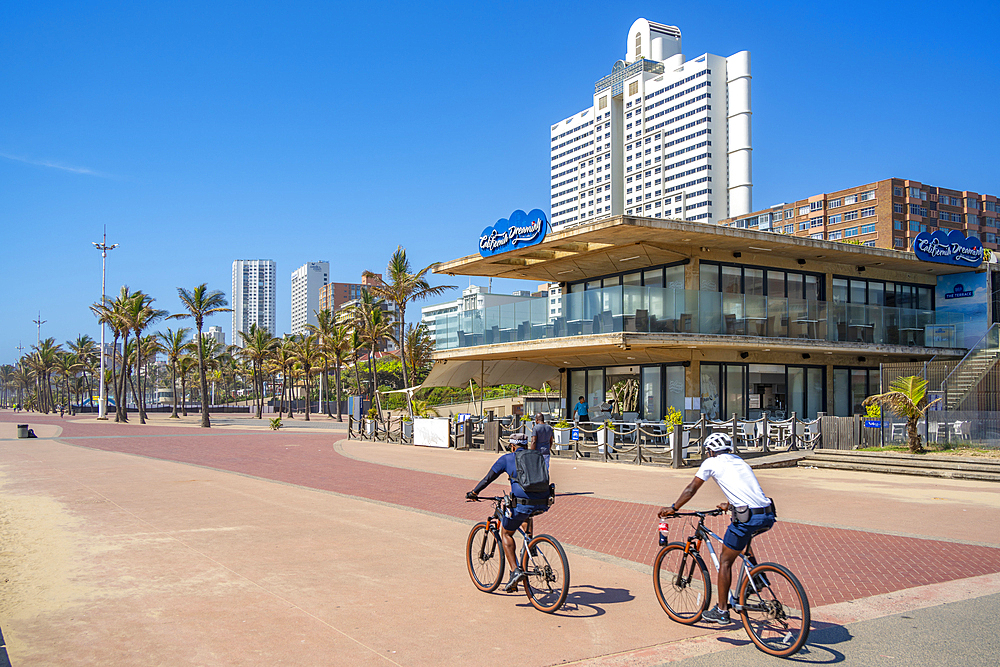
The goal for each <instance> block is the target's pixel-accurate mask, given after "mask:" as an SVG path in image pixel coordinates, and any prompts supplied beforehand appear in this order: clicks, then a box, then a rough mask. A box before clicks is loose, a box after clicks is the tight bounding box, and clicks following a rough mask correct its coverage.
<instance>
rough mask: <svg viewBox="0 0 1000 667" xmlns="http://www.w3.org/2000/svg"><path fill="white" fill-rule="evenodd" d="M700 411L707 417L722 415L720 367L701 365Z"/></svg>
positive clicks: (712, 417)
mask: <svg viewBox="0 0 1000 667" xmlns="http://www.w3.org/2000/svg"><path fill="white" fill-rule="evenodd" d="M701 411H702V413H703V414H704V415H706V416H707V417H708V418H709V419H720V418H721V417H722V367H721V366H719V365H718V364H702V365H701Z"/></svg>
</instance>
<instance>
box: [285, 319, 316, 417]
mask: <svg viewBox="0 0 1000 667" xmlns="http://www.w3.org/2000/svg"><path fill="white" fill-rule="evenodd" d="M292 350H293V353H294V355H295V361H296V362H298V364H299V366H300V367H301V368H302V374H303V375H304V376H305V379H306V382H305V384H306V391H305V394H306V421H309V411H310V407H311V406H310V404H311V401H310V397H309V390H310V384H311V381H310V380H311V378H312V371H313V368H314V367H315V366H316V365H317V364H318V363H320V362H321V361H322V360H323V353H322V352H321V351H320V349H319V343H318V341H317V339H316V335H315V334H313V335H309V336H298V337H297V338H296V339H295V342H294V344H293V345H292Z"/></svg>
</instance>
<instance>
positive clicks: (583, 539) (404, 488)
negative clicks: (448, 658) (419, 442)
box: [2, 414, 1000, 606]
mask: <svg viewBox="0 0 1000 667" xmlns="http://www.w3.org/2000/svg"><path fill="white" fill-rule="evenodd" d="M3 417H4V418H3V419H2V420H3V421H22V420H25V421H26V419H22V420H15V419H12V418H11V417H13V416H12V415H9V414H8V415H4V416H3ZM31 417H32V420H33V421H34V422H35V423H38V422H40V421H45V422H46V423H54V422H52V421H50V419H46V418H42V419H39V416H38V415H32V416H31ZM57 421H58V423H59V424H60V425H61V426H63V434H62V435H61V436H60V439H61V440H65V441H66V442H69V443H72V444H76V445H80V446H84V447H89V448H94V449H101V450H106V451H115V452H124V453H131V454H139V455H143V456H149V457H152V458H157V459H165V460H170V461H178V462H182V463H192V464H197V465H202V466H207V467H210V468H216V469H220V470H228V471H232V472H238V473H244V474H248V475H253V476H256V477H261V478H265V479H271V480H276V481H281V482H287V483H291V484H297V485H300V486H305V487H309V488H315V489H321V490H326V491H333V492H337V493H343V494H345V495H350V496H356V497H361V498H367V499H372V500H380V501H384V502H389V503H393V504H397V505H401V506H405V507H411V508H414V509H420V510H426V511H431V512H436V513H439V514H444V515H448V516H453V517H458V518H462V519H468V520H470V521H472V520H475V519H481V518H483V517H484V516H485V515H486V514H487V513H488V511H489V505H486V504H470V503H466V502H464V500H463V496H464V493H465V491H467V490H468V489H469V488H470V487H471V486H472V485H471V484H470V483H469V482H468V481H466V480H461V479H457V478H455V477H450V476H446V475H438V474H433V473H425V472H417V471H411V470H405V469H401V468H393V467H389V466H382V465H378V464H374V463H368V462H363V461H357V460H354V459H350V458H347V457H345V456H342V455H340V454H338V453H337V452H336V451H335V450H334V446H333V445H334V443H335V442H336V441H337V440H339V439H341V438H342V437H343V436H342V435H333V434H330V433H329V432H317V433H309V434H305V433H279V434H275V433H262V432H260V431H245V432H237V431H233V430H228V429H227V430H225V431H222V430H216V431H203V430H198V429H190V428H183V429H181V428H170V427H149V426H146V427H141V426H137V425H132V424H130V425H120V424H119V425H116V424H101V425H94V424H93V423H91V424H86V425H83V424H74V423H73V422H72V421H69V420H65V421H63V420H57ZM115 435H117V436H121V435H127V436H134V437H126V438H121V437H111V438H100V437H96V438H95V437H94V436H115ZM87 436H90V437H87ZM149 436H153V437H149ZM497 488H502V487H497ZM655 510H656V507H654V506H652V505H643V504H639V503H629V502H622V501H615V500H606V499H603V498H595V497H591V496H583V495H581V496H563V497H561V498H559V501H558V502H557V503H556V505H555V506H554V507H553V508H552V509H551V510H550V511H549V512H548V513H546V514H545V515H543V516H542V517H540V518H539V519H537V520H536V521H537V523H536V532H547V533H552V534H553V535H556V536H557V537H558V538H559V539H560V541H562V542H564V543H566V544H572V545H576V546H579V547H583V548H586V549H590V550H592V551H596V552H600V553H604V554H608V555H611V556H615V557H618V558H623V559H626V560H630V561H634V562H637V563H643V564H651V563H652V561H653V557H654V555H655V553H656V550H657V546H656V533H655V524H654V513H655ZM709 527H710V528H712V530H713V531H715V532H717V533H718V532H721V531H722V530H724V527H725V523H724V519H722V518H715V519H711V520H710V522H709ZM688 534H690V528H689V527H687V526H684V525H683V522H681V521H678V520H676V519H675V520H674V521H673V523H672V524H671V539H674V540H681V539H683V538H684V537H685V536H686V535H688ZM755 544H756V546H757V553H758V557H759V559H760V560H761V561H764V560H772V561H777V562H780V563H783V564H785V565H787V566H788V567H789V568H790V569H791V570H792V571H793V572H795V573H796V575H798V577H799V579H800V580H801V581H802V583H803V585H804V586H805V588H806V592H807V594H808V595H809V598H810V601H811V602H812V604H813V606H821V605H826V604H832V603H836V602H845V601H848V600H856V599H860V598H866V597H870V596H872V595H878V594H881V593H889V592H892V591H897V590H901V589H905V588H913V587H915V586H922V585H925V584H933V583H939V582H944V581H951V580H954V579H963V578H967V577H973V576H977V575H982V574H989V573H993V572H1000V549H995V548H989V547H980V546H969V545H956V544H953V543H950V542H945V541H939V540H924V539H917V538H908V537H899V536H894V535H882V534H878V533H873V532H865V531H860V530H844V529H837V528H824V527H819V526H810V525H805V524H795V523H783V522H780V521H779V523H778V524H776V526H775V527H774V528H773V529H772V530H771V531H770V532H768V533H766V534H765V535H762V536H760V537H759V538H757V541H756V543H755ZM711 567H712V566H711V565H709V568H710V569H711ZM713 578H714V576H713Z"/></svg>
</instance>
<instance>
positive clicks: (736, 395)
mask: <svg viewBox="0 0 1000 667" xmlns="http://www.w3.org/2000/svg"><path fill="white" fill-rule="evenodd" d="M745 370H746V367H745V366H739V365H737V364H727V365H726V404H725V409H726V414H725V415H724V417H723V418H725V419H728V418H729V417H731V416H732V415H733V414H735V415H736V417H737V419H745V418H746V413H745V412H744V410H743V406H744V405H745V402H744V400H743V375H744V371H745Z"/></svg>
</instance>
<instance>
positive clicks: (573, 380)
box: [566, 371, 590, 418]
mask: <svg viewBox="0 0 1000 667" xmlns="http://www.w3.org/2000/svg"><path fill="white" fill-rule="evenodd" d="M586 395H587V371H570V372H569V398H568V400H567V401H566V403H567V404H568V405H569V406H573V405H576V402H577V400H579V398H580V397H581V396H584V397H585V396H586ZM588 405H590V403H589V402H588ZM568 410H569V411H570V412H569V415H572V410H573V408H572V407H569V408H568ZM569 415H567V418H569Z"/></svg>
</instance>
